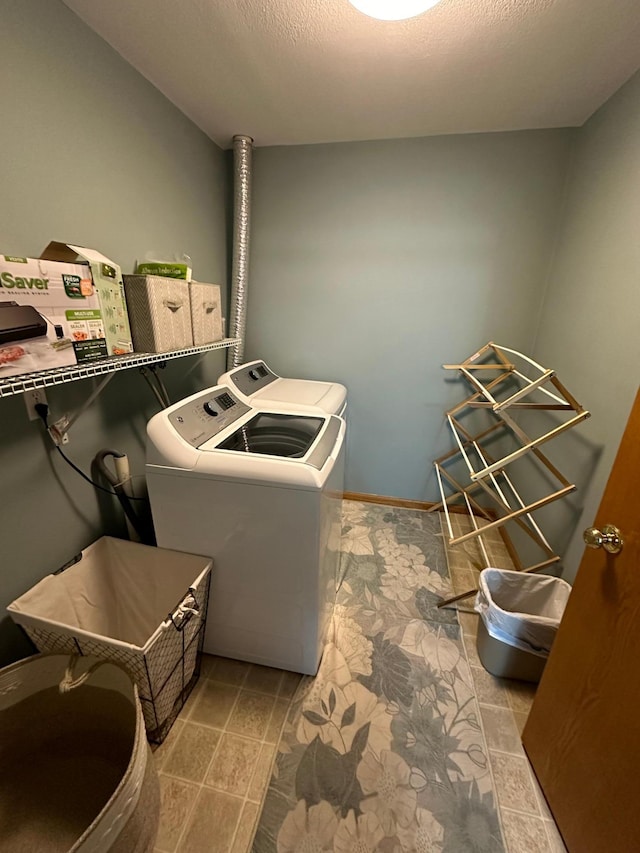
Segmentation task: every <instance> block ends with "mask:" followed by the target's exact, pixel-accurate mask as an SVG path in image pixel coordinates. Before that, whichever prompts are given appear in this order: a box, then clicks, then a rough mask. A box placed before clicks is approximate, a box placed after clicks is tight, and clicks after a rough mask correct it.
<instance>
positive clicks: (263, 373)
mask: <svg viewBox="0 0 640 853" xmlns="http://www.w3.org/2000/svg"><path fill="white" fill-rule="evenodd" d="M231 378H232V379H233V382H234V384H235V386H236V388H237V389H238V391H239V392H240V393H241V394H244V395H245V397H250V396H251V395H252V394H255V393H256V391H259V390H260V389H261V388H264V387H265V386H266V385H269V384H270V383H271V382H275V380H276V379H277V378H278V377H277V376H276V375H275V373H272V372H271V371H270V370H269V368H268V367H267V365H266V364H265V363H264V361H257V362H255V363H254V364H245V365H244V366H243V367H239V368H238V369H237V370H234V371H232V372H231Z"/></svg>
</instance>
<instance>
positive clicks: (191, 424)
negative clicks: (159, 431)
mask: <svg viewBox="0 0 640 853" xmlns="http://www.w3.org/2000/svg"><path fill="white" fill-rule="evenodd" d="M248 411H250V409H249V406H247V405H246V404H245V403H242V402H241V401H240V400H238V398H237V397H236V396H235V395H234V393H233V391H231V390H230V389H229V388H226V387H225V386H222V387H220V388H211V389H209V390H208V391H204V392H203V393H202V394H200V396H199V397H197V398H196V399H195V400H191V401H190V402H189V403H186V404H185V405H184V406H182V407H181V408H179V409H176V410H175V411H173V412H171V414H170V415H169V422H170V423H171V425H172V426H173V428H174V429H175V431H176V432H177V433H178V434H179V435H180V437H181V438H183V439H184V440H185V441H187V442H189V444H190V445H191V446H192V447H199V446H200V445H201V444H204V443H205V441H209V439H210V438H213V436H214V435H217V434H218V433H219V432H222V430H223V429H226V427H228V426H229V424H232V423H233V422H234V421H237V420H238V418H240V417H242V415H244V414H246V413H247V412H248Z"/></svg>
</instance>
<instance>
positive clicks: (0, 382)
mask: <svg viewBox="0 0 640 853" xmlns="http://www.w3.org/2000/svg"><path fill="white" fill-rule="evenodd" d="M239 342H240V341H239V339H238V338H224V340H221V341H216V342H215V343H213V344H203V345H202V346H198V347H187V348H185V349H178V350H171V352H137V353H136V352H134V353H129V354H128V355H118V356H114V357H113V358H105V359H101V360H100V361H93V362H89V363H87V364H76V365H66V366H65V367H56V368H54V369H52V370H40V371H34V372H33V373H22V374H20V375H19V376H7V377H5V378H4V379H2V378H0V398H2V397H11V396H12V395H14V394H24V393H25V391H33V390H34V389H35V388H49V387H50V386H52V385H63V384H65V383H66V382H76V381H77V380H78V379H90V378H91V377H92V376H102V375H103V374H105V373H114V372H115V371H118V370H128V369H129V368H132V367H143V366H144V365H145V364H158V363H159V362H163V361H171V360H172V359H174V358H184V357H185V356H188V355H198V354H199V353H205V352H210V351H212V350H217V349H227V348H228V347H233V346H236V345H237V344H238V343H239Z"/></svg>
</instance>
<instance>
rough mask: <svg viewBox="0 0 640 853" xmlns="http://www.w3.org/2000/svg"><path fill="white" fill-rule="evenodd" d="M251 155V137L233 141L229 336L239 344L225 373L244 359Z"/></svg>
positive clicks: (231, 354) (229, 353) (228, 361)
mask: <svg viewBox="0 0 640 853" xmlns="http://www.w3.org/2000/svg"><path fill="white" fill-rule="evenodd" d="M252 152H253V139H252V138H251V137H250V136H234V137H233V263H232V267H231V310H230V317H229V336H230V337H232V338H238V339H239V343H238V344H237V346H235V347H231V348H230V349H229V351H228V353H227V370H232V369H233V368H234V367H237V366H238V365H239V364H242V360H243V358H244V340H245V335H246V323H247V287H248V284H249V237H250V231H251V155H252Z"/></svg>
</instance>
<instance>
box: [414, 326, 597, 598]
mask: <svg viewBox="0 0 640 853" xmlns="http://www.w3.org/2000/svg"><path fill="white" fill-rule="evenodd" d="M514 357H515V358H514ZM516 360H518V362H520V361H522V362H524V363H525V365H526V367H524V369H526V370H528V371H529V373H533V374H534V375H533V377H531V376H527V375H526V374H525V373H523V372H522V371H521V370H519V369H518V367H517V366H516V364H515V363H514V361H516ZM443 367H444V369H445V370H454V371H457V372H458V373H459V374H460V375H461V376H463V377H464V379H465V380H466V381H467V382H468V383H469V384H470V385H471V387H472V388H473V389H474V390H473V392H472V393H471V394H470V396H469V397H467V398H466V399H465V400H463V401H462V402H460V403H459V404H458V405H457V406H454V408H452V409H450V410H449V411H448V412H447V413H446V419H447V422H448V424H449V428H450V430H451V433H452V437H453V440H454V448H453V450H451V451H450V452H449V453H446V454H445V455H444V456H441V457H440V458H438V459H436V460H435V462H434V467H435V471H436V478H437V481H438V487H439V489H440V497H441V500H440V502H439V503H437V504H435V506H433V507H432V508H431V509H430V511H431V512H435V511H437V510H440V509H442V510H444V514H445V519H446V525H447V531H448V534H449V544H450V545H454V546H455V545H460V544H462V543H464V542H467V541H469V540H472V539H477V540H478V545H479V547H480V551H481V553H482V557H483V559H484V562H485V565H487V566H488V565H489V558H488V555H487V550H486V547H485V544H484V542H483V540H482V536H483V534H485V533H488V532H489V531H491V530H495V529H496V528H499V527H502V526H503V525H505V524H507V522H511V521H513V522H515V523H516V524H517V525H518V526H519V527H520V528H521V529H522V530H523V531H524V532H525V533H526V534H527V535H528V536H529V537H530V538H531V539H533V541H534V542H535V543H536V544H537V545H538V546H540V548H541V549H542V551H543V554H544V559H543V560H541V561H540V562H538V563H536V564H535V565H531V566H528V567H525V566H523V564H522V561H521V560H520V558H519V557H518V555H517V553H515V551H514V552H513V558H514V563H515V566H516V569H517V570H518V571H523V572H535V571H538V570H540V569H543V568H546V567H548V566H551V565H553V564H554V563H557V562H558V561H559V560H560V557H559V556H558V555H557V554H555V553H554V551H553V548H552V547H551V545H550V544H549V542H548V541H547V539H546V537H545V536H544V534H543V532H542V530H541V529H540V527H539V525H538V523H537V522H536V521H535V519H534V518H533V515H532V513H533V512H535V511H536V510H538V509H540V508H541V507H543V506H546V505H547V504H550V503H552V502H553V501H556V500H559V499H560V498H563V497H565V496H566V495H568V494H570V493H571V492H573V491H575V488H576V487H575V485H574V484H573V483H571V482H569V480H567V478H566V477H565V476H564V475H563V474H562V473H561V472H560V471H559V470H558V469H557V468H556V466H555V465H553V463H552V462H551V461H550V460H549V459H548V458H547V457H546V456H545V454H544V453H543V452H542V451H541V450H540V445H542V444H544V443H545V442H547V441H551V440H552V439H554V438H556V436H558V435H560V434H561V433H563V432H565V431H566V430H568V429H571V428H572V427H574V426H576V425H577V424H579V423H581V422H582V421H583V420H585V418H588V417H589V412H588V411H586V409H584V408H583V407H582V406H581V405H580V404H579V403H578V402H577V400H576V399H575V398H574V397H573V396H572V395H571V394H570V393H569V391H568V390H567V389H566V388H565V386H564V385H563V384H562V383H561V382H560V380H559V379H558V378H557V376H556V375H555V372H554V371H553V370H549V369H548V368H545V367H542V365H540V364H537V362H535V361H533V360H532V359H531V358H529V357H528V356H526V355H523V354H522V353H520V352H518V351H517V350H513V349H510V348H509V347H504V346H500V345H498V344H496V343H493V342H489V343H488V344H486V345H485V346H483V347H482V349H480V350H478V352H475V353H474V354H473V355H471V356H469V358H467V359H466V360H465V361H463V362H461V363H460V364H444V365H443ZM481 373H488V374H489V376H490V377H491V378H490V379H489V381H482V380H481V379H480V377H479V374H481ZM549 386H551V388H550V387H549ZM474 409H484V410H485V411H486V412H488V413H489V417H490V418H495V422H494V423H493V424H492V425H491V426H489V427H486V428H485V429H483V430H482V431H481V432H479V433H476V434H473V433H472V432H471V431H470V430H469V429H468V428H467V427H466V426H465V425H464V424H463V423H462V422H461V418H462V416H463V415H464V414H468V413H469V411H471V410H474ZM536 410H537V411H547V412H550V411H552V412H556V413H558V418H559V419H561V418H562V417H564V416H566V418H567V419H566V420H564V421H562V420H561V421H560V423H558V424H557V425H555V426H554V427H553V428H551V429H549V430H548V431H547V432H544V433H542V434H540V435H538V436H536V437H535V438H531V437H530V436H529V435H528V434H527V433H526V432H525V431H524V429H523V428H522V426H521V425H520V423H518V422H517V421H516V420H515V419H514V417H513V416H512V415H513V414H515V413H516V412H527V411H529V412H530V411H536ZM504 435H507V436H509V439H510V443H512V444H514V445H515V446H514V449H513V450H511V451H510V452H508V453H507V454H506V455H504V456H502V457H501V458H499V459H496V458H494V457H493V456H492V455H491V453H490V452H489V451H488V450H487V449H486V447H484V446H483V444H484V442H485V441H486V439H488V438H492V439H494V438H502V437H503V436H504ZM527 454H530V455H531V456H532V457H533V458H534V459H535V460H537V462H536V464H539V465H540V466H541V467H542V468H543V469H544V470H545V471H546V472H547V475H550V479H551V481H552V482H555V483H556V484H557V487H556V488H555V490H554V491H551V492H550V493H549V494H546V495H544V497H542V498H539V499H538V500H535V501H533V502H531V503H529V504H527V503H525V501H524V500H523V499H522V497H521V496H520V493H519V492H518V490H517V488H516V486H515V484H514V483H513V479H512V477H510V476H509V474H508V473H507V470H506V469H507V467H508V466H509V465H510V464H511V463H512V462H515V460H517V459H520V458H521V457H523V456H525V455H527ZM461 461H462V462H463V468H466V469H467V475H466V479H465V482H464V483H461V482H460V481H459V479H456V478H455V477H454V476H453V475H452V474H451V472H450V471H449V470H448V466H450V465H451V464H452V463H460V462H461ZM447 489H448V490H450V491H451V494H449V495H448V496H447V494H446V490H447ZM480 492H482V494H483V495H486V496H488V497H489V498H490V499H491V501H492V502H493V505H494V506H492V510H493V511H492V512H491V511H489V510H487V509H486V508H485V507H483V506H481V505H480V503H479V502H478V500H477V497H478V496H479V494H480ZM460 500H462V501H464V507H465V508H466V510H467V512H468V514H469V516H470V518H471V523H472V526H473V530H471V531H470V532H469V533H465V534H463V535H460V536H455V535H454V532H453V528H452V526H451V515H450V512H449V508H450V507H451V506H452V505H454V504H455V503H456V502H459V501H460ZM496 516H497V517H496ZM478 517H480V518H482V519H484V520H486V521H487V523H486V525H484V526H483V527H480V526H479V525H478ZM476 592H477V590H476V589H471V590H468V591H467V592H463V593H461V594H460V595H456V596H453V597H452V598H448V599H446V600H445V601H442V602H440V604H439V605H438V606H439V607H445V606H447V605H450V604H453V602H455V601H460V600H461V599H464V598H469V597H470V596H472V595H474V594H475V593H476Z"/></svg>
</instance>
